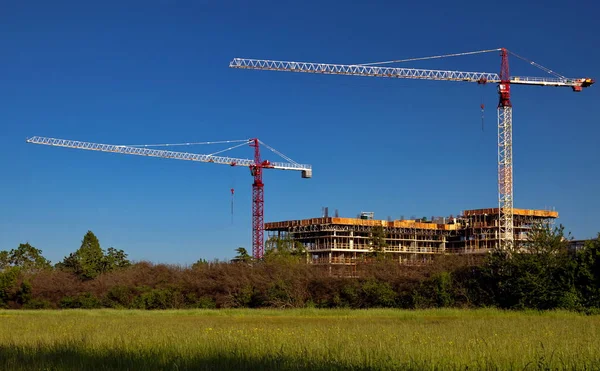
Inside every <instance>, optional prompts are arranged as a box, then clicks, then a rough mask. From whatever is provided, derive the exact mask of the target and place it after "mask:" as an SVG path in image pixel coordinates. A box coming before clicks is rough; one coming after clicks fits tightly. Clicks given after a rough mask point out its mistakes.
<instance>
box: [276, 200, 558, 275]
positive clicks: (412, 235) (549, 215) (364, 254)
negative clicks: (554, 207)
mask: <svg viewBox="0 0 600 371" xmlns="http://www.w3.org/2000/svg"><path fill="white" fill-rule="evenodd" d="M556 218H558V212H556V211H548V210H530V209H513V228H514V229H513V230H514V241H515V248H518V247H519V245H522V243H523V242H524V241H526V239H527V234H528V232H529V231H530V230H531V229H532V228H533V227H534V226H535V225H536V224H538V223H548V222H552V221H553V220H554V219H556ZM499 225H500V210H499V209H498V208H493V209H477V210H465V211H464V212H463V213H462V214H461V215H458V216H457V217H452V216H450V217H433V218H432V219H431V220H425V219H410V220H377V219H375V218H374V214H373V213H368V212H362V213H361V214H360V215H359V216H358V217H357V218H340V217H329V216H328V215H325V216H324V217H321V218H311V219H302V220H287V221H279V222H271V223H265V231H266V232H267V236H268V239H267V241H269V240H272V241H273V240H286V241H290V242H292V243H299V244H301V245H302V246H303V247H304V248H305V249H306V251H307V252H308V254H309V262H310V263H312V264H322V265H349V266H352V265H356V264H358V263H361V262H366V261H369V259H370V257H372V255H373V253H375V252H379V253H384V254H386V259H389V260H394V261H397V262H398V263H402V264H408V265H410V264H427V263H429V262H430V261H431V260H432V259H433V257H434V256H436V255H444V254H484V253H487V252H489V251H491V250H493V249H496V248H499V246H500V242H501V241H500V235H499V228H498V227H499Z"/></svg>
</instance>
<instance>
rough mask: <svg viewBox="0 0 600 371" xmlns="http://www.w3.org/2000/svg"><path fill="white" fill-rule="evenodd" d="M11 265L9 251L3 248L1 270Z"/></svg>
mask: <svg viewBox="0 0 600 371" xmlns="http://www.w3.org/2000/svg"><path fill="white" fill-rule="evenodd" d="M8 267H10V258H9V254H8V251H6V250H2V251H0V271H3V270H5V269H7V268H8Z"/></svg>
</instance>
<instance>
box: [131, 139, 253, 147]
mask: <svg viewBox="0 0 600 371" xmlns="http://www.w3.org/2000/svg"><path fill="white" fill-rule="evenodd" d="M248 141H249V140H248V139H238V140H219V141H215V142H189V143H162V144H120V146H127V147H169V146H195V145H199V144H223V143H240V142H244V143H248Z"/></svg>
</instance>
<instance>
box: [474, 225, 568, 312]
mask: <svg viewBox="0 0 600 371" xmlns="http://www.w3.org/2000/svg"><path fill="white" fill-rule="evenodd" d="M575 270H576V267H575V261H574V259H572V257H570V256H569V253H568V240H567V239H566V238H565V236H564V228H563V227H562V226H560V227H556V228H551V226H550V225H549V224H539V225H535V226H533V228H532V229H531V231H530V233H529V234H528V238H527V241H525V242H524V243H523V244H522V246H520V248H519V249H518V250H517V251H516V252H513V253H507V252H505V251H497V252H494V253H493V254H492V255H490V256H489V259H488V261H487V263H486V264H485V266H484V267H482V271H481V273H482V277H481V280H480V281H481V282H487V283H488V284H489V286H488V288H489V290H490V295H489V296H490V297H493V298H494V300H495V301H496V303H497V305H498V306H500V307H502V308H511V309H524V308H535V309H541V310H546V309H555V308H565V309H574V308H576V307H577V306H578V305H579V300H578V295H577V290H576V286H575Z"/></svg>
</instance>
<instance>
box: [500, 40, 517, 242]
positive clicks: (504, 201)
mask: <svg viewBox="0 0 600 371" xmlns="http://www.w3.org/2000/svg"><path fill="white" fill-rule="evenodd" d="M498 95H499V102H498V213H499V215H498V220H499V222H498V240H499V242H500V249H502V250H508V251H510V250H512V249H513V247H514V233H513V227H514V224H513V208H514V207H513V163H512V103H511V102H510V74H509V68H508V53H507V51H506V49H502V63H501V66H500V84H498Z"/></svg>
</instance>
